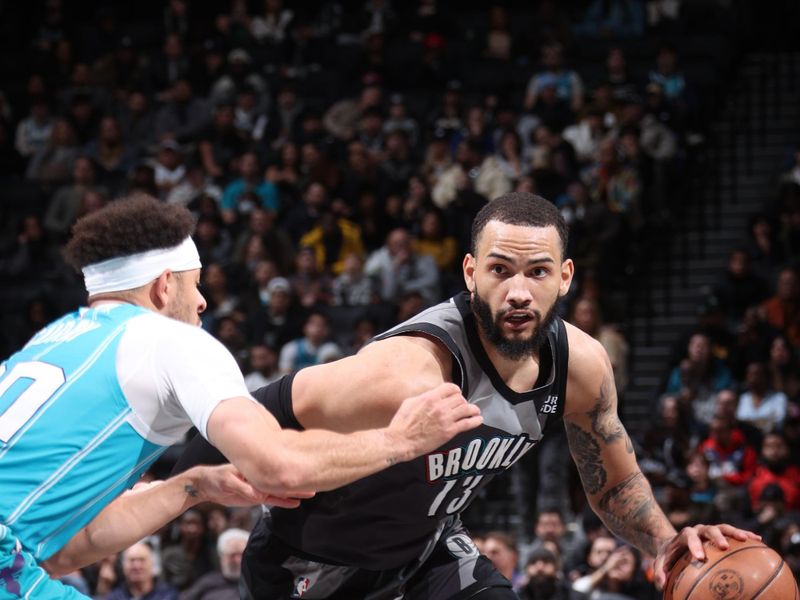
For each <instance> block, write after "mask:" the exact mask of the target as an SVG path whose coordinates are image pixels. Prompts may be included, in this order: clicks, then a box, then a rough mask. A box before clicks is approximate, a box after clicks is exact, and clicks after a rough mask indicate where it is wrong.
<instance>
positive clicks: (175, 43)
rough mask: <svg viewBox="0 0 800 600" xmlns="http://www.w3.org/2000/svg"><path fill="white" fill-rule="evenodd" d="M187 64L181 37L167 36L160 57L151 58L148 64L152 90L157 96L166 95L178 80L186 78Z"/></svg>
mask: <svg viewBox="0 0 800 600" xmlns="http://www.w3.org/2000/svg"><path fill="white" fill-rule="evenodd" d="M189 64H190V63H189V57H188V56H186V51H185V49H184V46H183V40H182V39H181V36H179V35H178V34H177V33H169V34H167V35H166V37H165V38H164V44H163V46H162V47H161V55H160V56H155V57H153V60H152V61H151V63H150V80H151V86H152V88H153V89H155V90H156V92H157V93H158V94H159V95H161V94H165V93H167V90H169V88H171V87H172V86H173V85H175V83H176V82H177V81H178V80H179V79H184V78H186V77H188V75H189Z"/></svg>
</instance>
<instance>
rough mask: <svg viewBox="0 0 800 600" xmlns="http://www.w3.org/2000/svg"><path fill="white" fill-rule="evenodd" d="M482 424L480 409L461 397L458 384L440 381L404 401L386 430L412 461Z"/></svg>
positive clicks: (404, 457)
mask: <svg viewBox="0 0 800 600" xmlns="http://www.w3.org/2000/svg"><path fill="white" fill-rule="evenodd" d="M481 423H483V419H482V418H481V415H480V409H479V408H478V407H477V406H475V405H474V404H469V403H468V402H467V401H466V400H465V399H464V396H462V395H461V390H460V389H459V388H458V386H457V385H455V384H452V383H443V384H441V385H439V386H437V387H436V388H434V389H433V390H430V391H428V392H425V393H424V394H420V395H419V396H414V397H412V398H407V399H406V400H404V401H403V403H402V404H401V405H400V408H399V410H398V411H397V413H396V414H395V416H394V418H393V419H392V422H391V423H390V424H389V427H388V428H387V429H386V433H387V434H388V435H390V436H392V438H393V439H396V440H397V443H398V444H399V445H398V449H399V450H400V451H401V455H402V456H403V459H404V460H411V459H412V458H416V457H417V456H421V455H422V454H425V453H426V452H430V451H432V450H435V449H436V448H438V447H439V446H441V445H442V444H444V443H445V442H446V441H447V440H449V439H450V438H452V437H454V436H456V435H458V434H459V433H461V432H462V431H468V430H470V429H474V428H475V427H477V426H478V425H480V424H481Z"/></svg>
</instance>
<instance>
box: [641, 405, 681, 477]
mask: <svg viewBox="0 0 800 600" xmlns="http://www.w3.org/2000/svg"><path fill="white" fill-rule="evenodd" d="M691 443H692V430H691V408H690V407H689V406H687V405H686V404H684V403H682V402H681V401H680V400H679V399H678V397H677V396H674V395H665V396H662V397H661V400H660V402H659V406H658V413H657V416H656V419H655V421H654V422H653V424H652V425H651V426H650V428H649V429H648V430H647V432H646V433H645V436H644V440H643V443H642V448H641V453H640V454H639V456H638V459H639V467H640V468H641V470H642V473H644V474H645V475H646V476H647V480H648V481H649V482H650V484H651V485H652V486H653V487H654V488H655V491H656V493H658V492H660V491H662V489H661V488H663V487H664V486H665V485H666V484H667V483H668V482H669V481H670V480H674V479H675V478H676V477H679V476H680V475H681V474H682V473H683V471H684V470H685V468H686V456H687V454H688V452H689V449H690V447H691Z"/></svg>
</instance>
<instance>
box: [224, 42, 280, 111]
mask: <svg viewBox="0 0 800 600" xmlns="http://www.w3.org/2000/svg"><path fill="white" fill-rule="evenodd" d="M244 88H250V89H252V90H253V93H254V94H255V95H256V107H257V109H258V111H259V112H261V113H264V112H266V111H267V110H268V109H269V106H268V93H269V88H268V86H267V82H266V81H265V80H264V78H263V77H262V76H261V75H259V74H258V73H257V72H256V71H255V70H254V68H253V59H252V57H251V56H250V54H249V53H248V52H247V50H245V49H244V48H234V49H233V50H231V51H230V52H229V53H228V66H227V69H226V71H225V74H224V75H222V77H220V78H219V79H217V81H215V82H214V85H213V86H211V92H210V99H211V102H212V103H213V104H214V105H217V106H219V105H220V104H234V103H235V102H236V96H237V95H238V93H239V92H240V91H241V90H242V89H244Z"/></svg>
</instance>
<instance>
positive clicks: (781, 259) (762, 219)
mask: <svg viewBox="0 0 800 600" xmlns="http://www.w3.org/2000/svg"><path fill="white" fill-rule="evenodd" d="M749 233H750V236H749V241H748V246H747V252H748V253H749V254H750V259H751V260H752V263H753V270H754V271H755V272H756V273H763V274H764V276H765V277H767V278H768V279H769V280H770V282H771V281H772V280H773V276H776V275H778V271H779V270H780V269H781V267H782V266H783V265H784V264H785V261H786V256H785V254H784V252H783V247H782V246H781V244H780V242H779V241H778V239H777V235H776V233H775V228H774V227H773V225H772V221H771V220H770V218H769V217H768V216H766V215H764V214H757V215H755V216H753V217H752V218H751V219H750V228H749Z"/></svg>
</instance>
